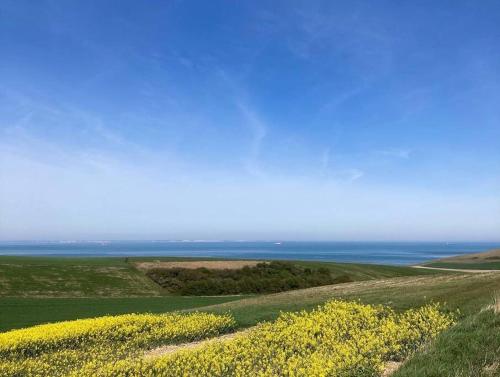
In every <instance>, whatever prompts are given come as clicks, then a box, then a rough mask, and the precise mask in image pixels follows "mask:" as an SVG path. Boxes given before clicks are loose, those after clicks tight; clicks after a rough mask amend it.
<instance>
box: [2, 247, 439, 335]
mask: <svg viewBox="0 0 500 377" xmlns="http://www.w3.org/2000/svg"><path fill="white" fill-rule="evenodd" d="M205 259H206V258H205ZM150 260H162V261H173V260H177V261H179V260H193V259H191V258H69V257H68V258H61V257H57V258H56V257H6V256H2V257H0V331H5V330H8V329H12V328H20V327H25V326H31V325H35V324H39V323H45V322H54V321H61V320H69V319H77V318H86V317H95V316H100V315H106V314H122V313H132V312H163V311H171V310H181V309H189V308H197V307H201V306H206V305H211V304H218V303H223V302H227V301H233V300H236V299H241V296H228V297H199V296H191V297H179V296H168V295H166V293H165V292H164V291H163V290H162V289H161V288H159V287H158V286H157V285H156V284H154V283H153V282H152V281H151V280H150V279H149V278H147V277H146V276H145V275H144V274H143V273H142V272H141V271H139V270H137V269H136V268H135V267H134V264H133V263H135V262H138V261H150ZM296 263H298V264H301V265H304V266H311V267H326V268H328V269H330V270H331V271H332V273H334V274H336V275H341V274H348V275H349V276H351V278H352V279H353V280H359V281H364V280H372V279H378V278H388V277H397V276H413V275H433V274H435V272H434V271H426V270H416V269H413V268H408V267H392V266H377V265H362V264H341V263H321V262H296Z"/></svg>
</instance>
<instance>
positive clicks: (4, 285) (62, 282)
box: [0, 257, 160, 297]
mask: <svg viewBox="0 0 500 377" xmlns="http://www.w3.org/2000/svg"><path fill="white" fill-rule="evenodd" d="M159 295H160V289H159V288H158V287H157V286H156V285H155V284H154V283H152V282H151V281H150V280H149V279H148V278H147V277H145V276H144V275H143V274H142V273H140V272H139V271H137V270H136V269H135V268H133V266H131V265H130V264H129V263H126V261H125V259H123V258H51V257H0V297H130V296H159Z"/></svg>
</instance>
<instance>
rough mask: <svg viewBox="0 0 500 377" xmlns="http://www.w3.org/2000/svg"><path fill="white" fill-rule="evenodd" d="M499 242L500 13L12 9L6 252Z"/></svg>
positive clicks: (318, 5)
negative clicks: (130, 243) (18, 246)
mask: <svg viewBox="0 0 500 377" xmlns="http://www.w3.org/2000/svg"><path fill="white" fill-rule="evenodd" d="M59 239H65V240H68V239H70V240H95V239H122V240H125V239H165V240H166V239H205V240H221V239H227V240H229V239H230V240H265V239H273V240H276V239H280V240H281V239H286V240H445V241H453V240H471V241H478V240H485V241H486V240H494V241H497V240H500V2H498V1H488V0H484V1H479V2H477V1H457V0H453V1H446V0H443V1H426V0H423V1H376V2H374V1H368V0H366V1H357V0H349V1H314V0H308V1H291V0H287V1H218V0H214V1H174V0H172V1H167V0H148V1H135V0H105V1H102V0H85V1H83V0H80V1H74V0H67V1H58V0H39V1H31V0H2V1H1V2H0V240H59Z"/></svg>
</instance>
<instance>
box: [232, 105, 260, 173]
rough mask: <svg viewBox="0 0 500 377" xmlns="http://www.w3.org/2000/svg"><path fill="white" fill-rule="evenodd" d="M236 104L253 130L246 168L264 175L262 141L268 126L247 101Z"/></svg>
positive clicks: (250, 171)
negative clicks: (261, 163) (261, 158)
mask: <svg viewBox="0 0 500 377" xmlns="http://www.w3.org/2000/svg"><path fill="white" fill-rule="evenodd" d="M236 106H237V108H238V110H239V111H240V113H241V115H242V117H243V119H244V120H245V124H246V126H247V127H248V128H249V129H250V131H251V140H250V151H249V154H248V156H247V157H246V158H245V168H246V170H247V171H248V172H249V173H250V174H253V175H257V176H260V175H262V170H261V167H260V155H261V149H262V142H263V140H264V138H265V137H266V135H267V132H268V126H267V125H266V123H264V121H263V120H262V119H261V118H260V116H259V115H258V114H257V112H256V111H255V110H254V109H253V108H251V107H250V106H249V105H248V104H247V103H244V102H242V101H238V102H237V103H236Z"/></svg>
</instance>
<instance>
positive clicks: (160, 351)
mask: <svg viewBox="0 0 500 377" xmlns="http://www.w3.org/2000/svg"><path fill="white" fill-rule="evenodd" d="M252 328H253V327H250V328H248V329H245V330H241V331H236V332H233V333H230V334H225V335H221V336H218V337H215V338H209V339H203V340H198V341H196V342H190V343H181V344H173V345H169V346H161V347H158V348H153V349H152V350H149V351H146V352H145V353H144V357H146V358H149V357H158V356H163V355H167V354H170V353H174V352H177V351H181V350H187V349H193V348H198V347H201V346H204V345H205V344H208V343H210V342H216V341H224V342H225V341H228V340H231V339H234V338H235V337H236V336H238V335H241V334H244V333H246V332H248V331H250V330H251V329H252Z"/></svg>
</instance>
